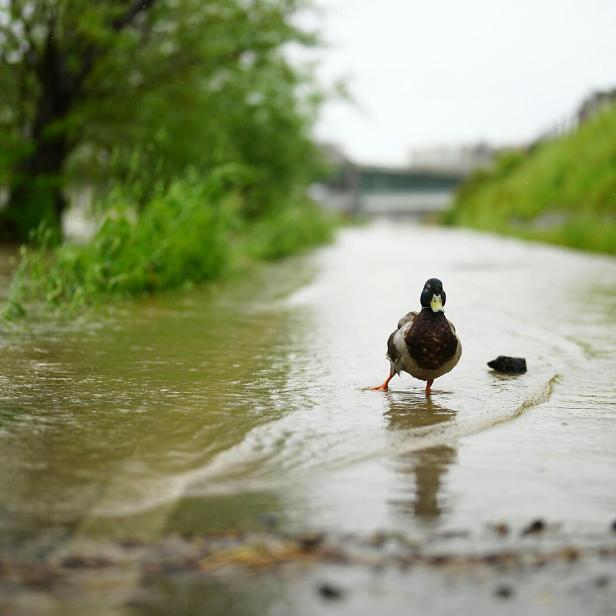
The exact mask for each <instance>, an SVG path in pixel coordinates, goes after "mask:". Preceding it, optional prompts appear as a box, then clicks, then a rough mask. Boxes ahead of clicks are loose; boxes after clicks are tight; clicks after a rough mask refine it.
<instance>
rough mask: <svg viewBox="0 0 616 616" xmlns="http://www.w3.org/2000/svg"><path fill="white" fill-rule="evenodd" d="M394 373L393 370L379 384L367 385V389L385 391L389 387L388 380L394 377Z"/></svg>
mask: <svg viewBox="0 0 616 616" xmlns="http://www.w3.org/2000/svg"><path fill="white" fill-rule="evenodd" d="M394 374H396V373H395V372H394V373H392V374H390V375H389V376H388V377H387V378H386V379H385V380H384V381H383V382H382V383H381V384H380V385H377V386H376V387H368V389H369V390H371V391H387V390H388V389H389V387H388V385H389V381H391V379H393V378H394Z"/></svg>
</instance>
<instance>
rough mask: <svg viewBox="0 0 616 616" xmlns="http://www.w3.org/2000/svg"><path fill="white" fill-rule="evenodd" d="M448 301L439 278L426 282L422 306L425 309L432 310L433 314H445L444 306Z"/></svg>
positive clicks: (422, 295) (422, 293)
mask: <svg viewBox="0 0 616 616" xmlns="http://www.w3.org/2000/svg"><path fill="white" fill-rule="evenodd" d="M446 301H447V295H445V289H443V283H442V282H441V281H440V280H439V279H438V278H430V280H427V281H426V284H425V285H424V288H423V291H422V292H421V305H422V306H423V307H424V308H431V309H432V312H445V310H444V308H443V307H444V306H445V302H446Z"/></svg>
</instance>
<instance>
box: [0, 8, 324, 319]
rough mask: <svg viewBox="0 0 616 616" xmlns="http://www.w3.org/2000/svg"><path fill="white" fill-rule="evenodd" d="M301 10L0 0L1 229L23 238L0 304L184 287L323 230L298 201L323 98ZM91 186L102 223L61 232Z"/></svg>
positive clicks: (313, 160) (7, 236)
mask: <svg viewBox="0 0 616 616" xmlns="http://www.w3.org/2000/svg"><path fill="white" fill-rule="evenodd" d="M310 8H311V0H121V1H113V2H94V1H93V0H12V1H11V2H9V3H2V2H0V189H3V190H0V199H1V198H2V195H3V194H4V195H5V196H6V198H5V201H4V203H2V202H1V201H0V241H6V242H11V243H23V242H26V241H29V242H30V244H29V245H28V246H27V247H22V259H21V264H20V266H19V269H18V272H17V274H16V276H15V280H14V281H13V285H12V291H11V299H10V302H9V308H8V310H7V311H6V314H8V315H12V316H16V315H18V314H22V313H23V310H24V308H23V307H24V306H26V305H28V304H30V303H37V302H43V303H46V304H48V305H56V306H61V307H63V308H67V307H69V306H73V307H75V306H84V305H92V304H97V303H99V302H100V301H101V300H104V299H105V298H112V297H128V296H134V295H138V294H140V293H151V292H156V291H160V290H162V289H170V288H177V287H181V286H184V285H190V284H193V283H197V282H201V281H205V280H209V279H213V278H215V277H218V276H221V275H222V274H224V272H226V271H229V270H233V269H237V268H238V267H239V266H241V264H243V263H246V261H248V260H260V259H274V258H279V257H282V256H285V255H288V254H292V253H295V252H297V251H298V250H302V249H303V248H306V247H308V246H311V245H315V244H318V243H320V242H323V241H325V240H326V239H327V238H328V237H329V236H330V235H331V229H332V226H333V225H332V220H331V219H330V218H329V217H328V216H326V215H325V214H324V213H323V212H321V210H319V209H318V208H317V207H316V206H315V205H314V204H312V203H311V202H310V201H309V200H308V199H307V197H306V196H305V195H306V187H307V185H308V184H309V182H310V181H311V180H312V179H313V178H314V177H315V175H317V174H319V173H321V172H322V163H321V159H320V156H319V152H318V150H317V148H316V146H315V144H314V143H313V140H312V138H311V129H312V125H313V122H314V119H315V116H316V110H317V109H318V106H319V104H320V102H321V100H322V98H323V93H322V91H321V90H320V89H319V88H317V87H316V85H315V83H314V82H313V79H312V71H311V66H310V64H308V63H304V64H300V63H298V62H296V63H291V62H290V60H289V58H290V57H291V54H290V53H289V50H290V49H293V48H298V47H299V48H309V47H314V46H315V45H318V42H319V41H318V37H317V36H316V35H315V33H314V32H311V31H308V30H306V29H304V28H303V27H301V26H300V25H299V24H300V23H304V21H303V20H301V19H298V17H299V16H300V15H301V14H302V13H303V12H305V11H306V10H309V9H310ZM296 55H297V54H296ZM85 192H88V193H93V195H94V197H93V199H92V203H91V204H90V214H91V215H93V216H94V218H95V220H96V221H97V225H96V228H97V231H96V233H95V234H94V236H93V237H92V238H90V239H89V240H88V241H87V243H85V244H74V243H63V238H62V227H61V219H62V215H63V214H64V212H65V210H66V209H67V208H68V207H69V199H68V195H69V194H73V195H79V194H84V193H85Z"/></svg>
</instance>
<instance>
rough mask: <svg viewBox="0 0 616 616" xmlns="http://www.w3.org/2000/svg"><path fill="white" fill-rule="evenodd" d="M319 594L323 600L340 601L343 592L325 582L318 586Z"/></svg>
mask: <svg viewBox="0 0 616 616" xmlns="http://www.w3.org/2000/svg"><path fill="white" fill-rule="evenodd" d="M319 594H320V595H321V597H323V599H329V600H332V599H342V597H343V596H344V592H343V591H342V590H341V589H340V588H337V587H336V586H332V584H328V583H327V582H325V583H323V584H321V585H320V586H319Z"/></svg>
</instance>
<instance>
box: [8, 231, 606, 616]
mask: <svg viewBox="0 0 616 616" xmlns="http://www.w3.org/2000/svg"><path fill="white" fill-rule="evenodd" d="M432 276H438V277H439V278H441V279H442V280H443V282H444V285H445V289H446V291H447V306H446V309H447V316H448V318H449V319H450V320H452V321H453V322H454V323H455V325H456V328H457V331H458V333H459V335H460V337H461V339H462V344H463V349H464V350H463V356H462V359H461V362H460V364H459V366H458V367H456V369H455V370H454V371H453V372H452V373H450V374H449V375H446V376H444V377H443V378H441V379H439V380H437V381H436V382H435V385H434V387H433V395H432V397H431V398H430V399H429V400H426V397H425V395H424V394H423V389H422V388H423V383H421V382H419V381H415V380H413V379H411V378H410V377H409V376H408V375H404V376H403V377H402V378H400V379H394V380H393V381H392V383H391V391H390V392H388V393H382V392H372V391H366V390H365V387H366V386H369V385H375V384H378V383H380V382H381V381H382V379H383V378H384V376H385V375H386V373H387V369H388V366H387V362H386V360H385V358H384V352H385V342H386V339H387V336H388V334H389V333H390V331H391V330H392V329H393V327H394V326H395V324H396V322H397V320H398V318H399V317H400V316H401V315H403V314H404V313H406V312H407V311H408V310H410V309H416V308H417V305H418V298H419V293H420V290H421V288H422V285H423V282H424V281H425V280H426V279H427V278H429V277H432ZM615 291H616V261H615V260H613V259H609V258H604V257H599V256H589V255H584V254H580V253H577V252H573V251H566V250H561V249H555V248H550V247H544V246H540V245H536V244H528V243H523V242H519V241H515V240H505V239H502V238H497V237H493V236H489V235H483V234H476V233H472V232H467V231H458V230H443V229H432V228H421V227H416V226H412V225H400V224H395V225H394V224H392V223H377V224H373V225H370V226H368V227H364V228H354V229H347V230H344V231H343V232H341V234H340V236H339V239H338V241H337V242H336V243H335V244H334V245H333V246H331V247H328V248H325V249H323V250H320V251H318V252H316V253H314V254H312V255H309V256H306V257H302V258H298V259H290V260H288V261H286V262H284V263H281V264H278V265H273V266H268V267H263V268H260V269H258V270H256V271H254V272H253V273H252V274H250V275H249V276H247V277H245V278H242V279H241V280H236V281H227V282H225V283H220V284H217V285H213V286H210V287H208V288H207V289H204V290H195V291H190V292H183V293H180V294H169V295H165V296H160V297H157V298H151V299H146V300H142V301H139V302H135V303H131V304H125V305H123V306H122V307H121V309H119V310H118V314H116V315H115V316H114V317H113V318H112V319H111V318H108V319H106V320H105V321H103V322H99V323H92V322H89V323H88V322H79V321H78V322H75V323H71V324H64V325H62V326H59V325H46V324H42V323H39V324H36V325H35V326H32V327H31V328H30V329H29V330H28V331H12V332H4V334H3V335H2V337H1V338H0V465H1V468H2V469H3V472H2V476H1V478H0V534H1V541H2V545H3V546H4V547H5V549H7V550H9V551H11V552H14V553H18V554H22V553H29V552H28V551H29V550H31V549H32V545H36V546H37V547H36V549H37V550H38V551H40V550H54V549H57V548H58V546H59V545H63V544H66V542H70V541H74V540H75V539H76V538H82V537H95V538H98V539H108V538H111V537H139V538H142V539H147V540H156V539H159V538H161V537H165V536H167V535H169V534H173V533H176V532H210V531H215V530H220V529H228V528H242V529H259V528H262V527H263V524H264V520H269V521H270V523H272V520H274V523H275V524H277V525H278V527H279V528H280V529H283V530H285V531H304V530H306V529H319V530H326V531H328V532H338V533H343V532H358V533H369V532H372V531H374V530H377V529H387V530H392V529H395V530H400V531H403V532H405V533H408V534H410V535H412V536H416V537H425V536H427V535H428V534H429V533H434V532H437V531H447V530H450V529H465V530H467V531H469V532H472V533H475V534H477V535H481V533H482V529H484V528H485V526H486V524H488V523H493V522H498V521H506V522H507V524H510V525H512V527H520V526H522V525H524V524H526V523H528V521H529V520H531V519H534V518H537V517H543V518H546V519H549V520H551V521H553V522H554V523H556V524H558V525H559V528H560V529H561V530H562V531H563V532H565V533H568V536H578V535H579V536H581V534H583V533H592V532H598V531H602V530H604V529H606V528H608V527H609V524H610V523H611V520H612V519H613V518H614V517H616V488H615V487H614V486H615V483H614V468H615V467H616V395H615V391H614V377H615V375H616V360H615V359H614V352H613V350H614V348H615V346H616V292H615ZM499 354H506V355H514V356H524V357H526V359H527V363H528V366H529V371H528V373H527V374H525V375H522V376H517V377H511V376H499V375H496V374H494V373H493V372H491V371H490V370H489V369H488V368H487V366H486V361H488V360H490V359H493V358H494V357H495V356H497V355H499ZM478 541H479V540H478ZM41 546H44V547H41ZM359 577H361V576H358V579H359ZM357 584H358V585H359V586H361V585H362V584H363V582H361V581H358V582H357ZM394 585H395V584H394ZM249 587H250V584H248V585H247V586H246V588H249ZM296 591H297V592H298V593H300V594H301V591H300V590H297V589H295V590H293V592H296ZM251 592H253V591H249V590H246V593H248V594H247V595H246V596H248V597H250V596H252V595H251ZM277 592H278V593H279V595H280V592H282V591H281V590H280V589H278V591H277ZM384 592H385V591H384ZM253 594H254V593H253ZM266 594H267V593H266ZM386 594H387V593H386ZM279 595H276V593H275V592H273V591H272V594H271V596H270V595H268V597H269V599H267V601H265V604H261V603H259V605H261V607H260V608H259V609H260V613H279V612H276V610H277V609H279V607H280V605H279V603H276V601H279V598H280V597H279ZM390 595H391V593H390V592H389V591H388V596H390ZM393 596H395V593H394V594H393ZM276 597H278V598H276ZM392 601H394V603H395V600H394V599H392ZM272 602H274V603H276V605H278V607H277V608H275V605H274V603H272ZM272 606H274V607H272ZM274 608H275V609H274ZM296 608H297V609H295V611H296V612H297V613H302V614H303V613H313V612H311V611H310V610H309V609H308V608H305V607H304V608H302V609H300V608H299V607H297V606H296ZM303 609H304V610H308V611H302V610H303ZM348 609H349V610H350V611H349V612H348V613H356V612H353V610H352V609H351V607H350V605H349V607H348ZM366 609H368V608H366ZM392 609H393V608H392ZM486 609H488V608H486ZM268 610H269V612H268ZM101 613H102V612H101ZM187 613H188V612H187ZM235 613H247V612H245V611H244V608H238V609H237V611H236V612H235ZM287 613H294V611H291V612H287ZM316 613H318V612H316ZM366 613H368V612H366ZM392 613H393V612H392Z"/></svg>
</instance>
